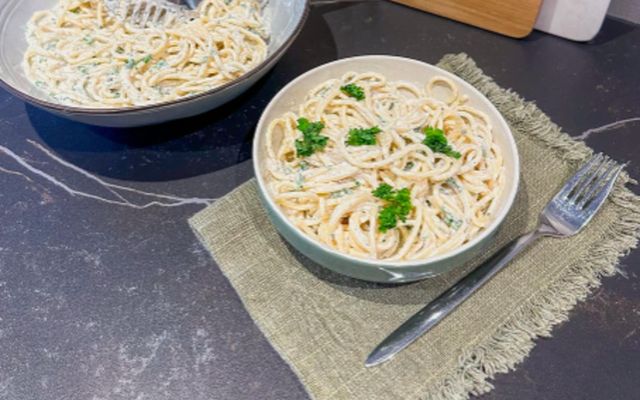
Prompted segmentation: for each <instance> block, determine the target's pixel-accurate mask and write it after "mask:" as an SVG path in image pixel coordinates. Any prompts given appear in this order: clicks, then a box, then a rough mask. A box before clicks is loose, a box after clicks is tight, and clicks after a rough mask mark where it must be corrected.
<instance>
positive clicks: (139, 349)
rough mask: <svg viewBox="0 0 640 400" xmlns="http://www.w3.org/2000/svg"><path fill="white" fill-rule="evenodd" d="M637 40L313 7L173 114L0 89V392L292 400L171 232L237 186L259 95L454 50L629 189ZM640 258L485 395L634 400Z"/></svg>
mask: <svg viewBox="0 0 640 400" xmlns="http://www.w3.org/2000/svg"><path fill="white" fill-rule="evenodd" d="M639 46H640V28H638V27H637V26H633V25H629V24H627V23H623V22H620V21H617V20H612V19H609V20H607V21H606V22H605V24H604V27H603V30H602V32H601V33H600V35H598V37H597V38H596V39H595V40H594V41H593V42H591V43H588V44H580V43H573V42H570V41H566V40H563V39H559V38H555V37H551V36H547V35H543V34H540V33H534V34H532V35H531V36H530V37H529V38H527V39H525V40H513V39H508V38H505V37H501V36H498V35H495V34H492V33H489V32H485V31H482V30H478V29H475V28H471V27H468V26H464V25H462V24H458V23H456V22H452V21H448V20H445V19H442V18H439V17H436V16H432V15H427V14H424V13H420V12H417V11H414V10H411V9H409V8H406V7H403V6H399V5H396V4H393V3H390V2H383V1H364V2H349V3H346V4H326V5H318V6H314V7H313V10H312V12H311V15H310V18H309V20H308V23H307V25H306V27H305V28H304V30H303V32H302V34H301V35H300V37H299V38H298V39H297V40H296V42H295V44H294V45H293V46H292V48H291V49H290V50H289V52H288V53H287V55H286V56H285V57H284V58H283V59H282V61H281V62H280V63H279V64H278V65H277V66H276V68H275V69H274V70H273V71H272V72H271V73H269V74H268V75H267V76H266V78H264V79H262V80H261V81H260V82H259V83H258V84H257V85H256V86H255V87H253V88H252V89H250V90H249V92H248V93H247V94H245V95H243V96H242V97H240V98H239V99H237V100H235V101H233V102H232V103H231V104H229V105H227V106H224V107H223V108H221V109H218V110H216V111H213V112H210V113H208V114H206V115H203V116H201V117H197V118H194V119H190V120H187V121H181V122H179V123H170V124H166V125H162V126H155V127H150V128H145V129H137V130H111V129H103V128H96V127H89V126H83V125H80V124H76V123H71V122H68V121H65V120H63V119H60V118H57V117H55V116H52V115H50V114H47V113H45V112H42V111H40V110H38V109H35V108H33V107H31V106H28V105H25V104H24V103H23V102H21V101H19V100H17V99H15V98H13V97H11V96H10V95H8V94H7V93H5V92H1V91H0V188H1V189H0V206H1V209H0V399H7V400H54V399H55V400H58V399H60V400H62V399H65V400H67V399H69V400H120V399H122V400H124V399H127V400H163V399H189V400H205V399H206V400H209V399H250V400H254V399H260V400H269V399H272V400H293V399H296V400H297V399H305V398H307V396H306V394H305V392H304V389H303V388H302V386H301V385H300V384H299V383H298V381H297V380H296V378H295V376H294V374H293V373H292V372H291V370H290V369H289V368H288V366H287V365H286V364H285V363H284V362H283V361H282V360H281V359H280V358H279V357H278V355H277V354H276V353H275V352H274V350H273V349H271V347H270V346H269V344H268V343H267V341H266V340H265V338H264V337H263V336H262V335H261V333H260V332H259V330H258V329H257V328H256V326H254V324H253V322H252V321H251V319H250V318H249V316H248V315H247V313H246V312H245V310H244V308H243V307H242V304H241V303H240V300H239V299H238V297H237V296H236V294H235V293H234V291H233V290H232V288H231V287H230V285H229V283H228V282H227V281H226V280H225V278H224V277H223V276H222V274H221V273H220V271H219V270H218V268H217V267H216V265H215V263H214V262H213V261H212V259H211V258H210V257H209V255H208V254H207V253H206V252H205V250H204V249H203V248H202V246H201V245H200V244H199V243H198V241H197V239H196V237H195V236H194V235H193V233H192V232H191V230H190V229H189V227H188V226H187V223H186V221H187V218H188V217H190V216H191V215H193V214H194V213H195V212H197V211H198V210H200V209H202V208H203V205H204V204H206V203H207V202H210V201H212V199H215V198H217V197H220V196H223V195H224V194H225V193H227V192H229V191H230V190H231V189H233V188H235V187H236V186H237V185H238V184H240V183H242V182H244V181H245V180H247V179H249V178H250V177H251V176H252V170H251V162H250V159H249V158H250V148H251V138H252V135H253V129H254V127H255V123H256V121H257V119H258V117H259V115H260V113H261V111H262V109H263V108H264V106H265V105H266V104H267V102H268V101H269V99H270V98H271V97H272V96H273V95H274V94H275V93H276V92H277V91H278V90H279V89H280V88H281V87H282V86H283V85H284V84H285V83H287V82H288V81H289V80H291V79H292V78H294V77H295V76H297V75H299V74H300V73H302V72H304V71H307V70H308V69H310V68H312V67H315V66H317V65H319V64H322V63H325V62H328V61H331V60H335V59H337V58H341V57H347V56H352V55H359V54H376V53H391V54H396V55H402V56H408V57H413V58H416V59H419V60H424V61H427V62H430V63H435V62H437V61H438V59H439V58H440V57H441V56H442V55H444V54H446V53H450V52H461V51H464V52H467V53H468V54H470V55H471V56H472V57H473V58H474V59H475V60H476V61H477V62H478V64H479V65H480V66H481V67H482V68H483V69H484V70H485V71H486V72H487V73H488V74H489V75H492V76H493V77H495V79H496V80H497V82H498V83H499V84H500V85H502V86H505V87H511V88H513V89H514V90H516V91H517V92H519V93H520V94H521V95H523V96H524V97H526V98H527V99H530V100H534V101H536V102H537V104H538V105H539V106H540V107H541V108H542V109H543V110H544V111H545V112H547V113H548V114H549V115H550V116H551V118H552V119H553V120H554V121H555V122H557V123H558V124H560V125H561V126H563V127H564V128H565V130H566V131H567V132H569V133H570V134H572V135H582V137H583V138H585V140H586V141H587V143H588V144H589V145H591V146H593V147H594V148H596V149H598V150H604V151H606V152H607V153H609V154H610V155H611V156H613V157H614V158H616V159H618V160H621V161H630V162H631V164H630V165H629V170H630V173H631V174H632V176H635V177H640V170H639V168H640V155H639V154H640V153H639V152H638V150H639V147H640V132H639V131H640V123H639V122H638V121H637V120H633V119H632V118H637V117H640V90H639V88H640V47H639ZM616 121H618V122H619V121H622V122H619V123H617V124H616V125H614V126H611V127H610V128H609V129H602V130H598V129H596V128H597V127H600V126H603V125H607V124H610V123H614V122H616ZM625 121H626V122H625ZM584 132H587V133H584ZM634 190H637V189H634ZM639 261H640V252H638V251H635V252H632V253H631V254H630V255H628V256H627V257H626V258H624V259H623V262H622V265H621V266H620V270H621V272H622V273H621V274H619V275H617V276H615V277H612V278H607V279H605V281H604V284H603V285H602V287H600V288H599V289H597V290H596V291H595V292H594V293H593V294H592V295H591V296H590V297H589V299H588V301H587V302H583V303H581V304H579V305H578V306H577V308H576V309H575V310H574V311H572V313H571V320H570V321H569V322H567V323H564V324H562V325H560V326H558V327H557V328H556V329H555V330H554V337H553V338H552V339H542V340H539V343H538V345H537V346H536V348H535V349H534V350H533V352H532V353H531V355H530V356H529V357H528V358H527V359H526V361H524V362H523V363H522V364H521V365H520V366H519V367H518V369H517V370H516V371H515V372H512V373H509V374H506V375H500V376H498V377H497V379H496V380H495V385H496V389H495V391H493V392H492V393H490V394H488V395H485V396H483V397H482V398H483V399H485V400H488V399H523V400H524V399H532V400H538V399H558V400H565V399H593V400H596V399H597V400H601V399H631V398H637V395H638V394H637V393H638V392H637V390H638V382H640V279H639V278H638V272H637V264H638V262H639Z"/></svg>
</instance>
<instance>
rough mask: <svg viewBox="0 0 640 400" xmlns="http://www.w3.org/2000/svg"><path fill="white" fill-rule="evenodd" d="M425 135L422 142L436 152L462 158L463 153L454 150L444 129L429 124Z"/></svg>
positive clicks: (425, 129)
mask: <svg viewBox="0 0 640 400" xmlns="http://www.w3.org/2000/svg"><path fill="white" fill-rule="evenodd" d="M424 133H425V137H424V140H423V141H422V143H424V144H425V145H426V146H427V147H428V148H430V149H431V150H432V151H433V152H434V153H442V154H445V155H447V156H449V157H453V158H456V159H457V158H460V157H462V154H460V153H459V152H457V151H455V150H453V148H452V147H451V146H450V145H449V142H448V141H447V137H446V136H445V135H444V131H443V130H442V129H438V128H434V127H432V126H427V127H426V128H424Z"/></svg>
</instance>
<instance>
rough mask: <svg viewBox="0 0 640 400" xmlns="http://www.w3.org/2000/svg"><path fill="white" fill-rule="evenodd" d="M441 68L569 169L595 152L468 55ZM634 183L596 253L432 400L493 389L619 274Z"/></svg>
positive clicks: (636, 209) (633, 225)
mask: <svg viewBox="0 0 640 400" xmlns="http://www.w3.org/2000/svg"><path fill="white" fill-rule="evenodd" d="M438 65H439V66H440V67H442V68H444V69H446V70H448V71H450V72H452V73H454V74H456V75H458V76H460V77H461V78H462V79H464V80H466V81H467V82H469V83H471V84H472V85H473V86H475V87H476V88H477V89H478V90H480V92H482V93H483V94H484V95H485V96H487V97H488V98H489V100H491V102H492V103H493V104H494V105H495V106H496V108H498V110H499V111H500V112H501V113H502V115H504V117H505V118H506V119H507V120H508V121H509V122H510V124H511V126H512V127H513V128H515V129H517V130H519V131H521V132H523V133H525V134H527V135H529V136H530V137H532V138H534V139H536V140H538V141H540V142H542V143H544V144H545V145H546V146H549V147H550V148H552V149H554V150H555V151H557V152H558V156H559V157H560V158H561V159H563V160H565V161H566V162H568V163H570V164H575V165H576V166H577V164H579V163H581V162H583V161H585V159H586V158H588V157H589V156H590V155H591V154H592V150H591V149H590V148H589V147H588V146H587V145H586V144H585V143H583V142H580V141H577V140H574V139H572V138H571V137H570V136H569V135H568V134H566V133H564V132H562V130H561V129H560V127H559V126H558V125H556V124H555V123H553V122H552V121H551V120H550V119H549V117H547V116H546V115H545V114H544V113H543V112H542V110H540V109H539V108H538V107H537V106H536V105H535V104H534V103H532V102H528V101H525V100H524V99H522V98H521V97H520V96H519V95H518V94H517V93H515V92H513V91H511V90H507V89H503V88H501V87H500V86H498V85H497V84H496V83H495V82H494V81H493V79H491V78H490V77H488V76H486V75H485V74H484V73H483V71H482V70H481V69H480V68H478V66H477V65H476V63H475V62H474V61H473V60H472V59H471V58H470V57H469V56H468V55H466V54H464V53H460V54H449V55H446V56H445V57H443V59H442V61H441V62H440V63H439V64H438ZM627 183H635V181H633V180H631V179H630V178H629V176H628V175H627V174H626V173H624V174H623V175H622V176H621V178H620V179H619V180H618V183H617V184H616V187H615V189H614V191H613V193H612V194H611V197H610V199H611V201H612V202H613V203H614V204H615V205H617V206H618V207H619V208H618V210H619V211H618V214H619V217H620V218H619V219H618V221H617V222H616V223H615V224H614V226H613V229H612V231H611V232H607V234H606V235H605V236H604V237H603V238H602V241H601V242H600V245H599V246H597V247H593V248H592V249H591V250H590V251H589V253H588V254H587V256H586V257H585V258H584V260H581V261H580V262H579V263H576V264H575V265H573V266H571V267H570V268H568V270H567V271H566V273H565V274H564V276H562V277H561V279H560V280H558V281H556V282H554V283H553V284H552V285H550V286H549V287H548V288H547V289H546V290H544V291H543V292H541V293H540V294H538V295H536V296H535V297H533V298H531V299H530V300H529V301H528V302H527V303H525V304H523V305H522V306H521V307H520V308H519V309H518V310H517V311H516V312H515V313H514V314H513V315H512V316H511V317H510V318H509V319H508V320H507V321H506V322H505V323H504V324H502V326H500V327H499V328H498V329H497V330H496V332H495V333H494V334H493V335H492V336H491V337H490V338H489V340H487V341H485V342H484V343H481V344H479V345H477V346H476V347H474V348H473V349H470V350H468V351H466V352H465V353H464V354H463V355H461V356H460V358H459V361H458V367H457V368H456V370H455V371H453V372H452V373H450V374H449V375H448V376H447V377H445V378H444V379H443V380H441V381H440V383H439V384H438V385H436V386H435V387H434V388H433V389H431V390H429V392H428V393H426V398H427V399H429V400H451V399H467V398H469V394H474V395H478V394H482V393H486V392H489V391H490V390H491V389H493V385H492V384H491V383H490V382H489V379H492V378H494V376H495V375H496V374H497V373H506V372H508V371H510V370H513V369H514V367H515V365H516V364H518V363H520V362H521V361H523V360H524V358H525V357H526V356H527V355H528V354H529V352H530V351H531V349H533V347H534V346H535V343H534V340H535V339H536V338H538V337H548V336H550V334H551V329H552V328H553V326H555V325H557V324H558V323H560V322H563V321H566V320H567V319H568V314H569V311H571V309H572V308H573V307H574V306H575V305H576V303H577V302H578V301H580V300H584V299H585V298H586V297H587V295H588V294H589V293H591V291H592V290H593V289H594V288H596V287H598V286H599V285H600V283H601V278H602V277H604V276H611V275H613V274H614V273H615V272H616V264H617V262H618V260H619V258H620V257H622V256H624V255H626V254H627V253H628V252H629V251H630V250H631V249H633V248H635V247H636V245H637V243H638V238H639V236H640V197H638V196H636V195H635V194H633V193H632V192H631V191H630V190H628V189H627V188H626V187H625V186H624V185H625V184H627Z"/></svg>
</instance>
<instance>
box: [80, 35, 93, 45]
mask: <svg viewBox="0 0 640 400" xmlns="http://www.w3.org/2000/svg"><path fill="white" fill-rule="evenodd" d="M82 41H84V42H85V43H86V44H88V45H89V46H91V45H92V44H93V42H94V41H95V39H94V38H92V37H91V36H85V37H83V38H82Z"/></svg>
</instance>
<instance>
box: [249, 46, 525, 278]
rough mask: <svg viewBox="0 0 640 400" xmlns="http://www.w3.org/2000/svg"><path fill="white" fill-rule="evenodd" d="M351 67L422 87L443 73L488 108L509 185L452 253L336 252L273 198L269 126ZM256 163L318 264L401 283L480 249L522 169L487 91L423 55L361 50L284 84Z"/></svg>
mask: <svg viewBox="0 0 640 400" xmlns="http://www.w3.org/2000/svg"><path fill="white" fill-rule="evenodd" d="M348 71H356V72H367V71H373V72H377V73H381V74H383V75H385V76H386V77H387V78H388V79H389V80H392V81H394V80H404V81H409V82H413V83H415V84H417V85H418V86H420V87H422V86H423V85H424V84H425V83H426V82H427V81H428V80H429V79H430V78H431V77H433V76H435V75H441V76H442V75H444V76H446V77H448V78H450V79H451V80H452V81H454V82H455V83H456V84H457V85H458V87H459V89H460V93H462V94H466V95H467V96H468V97H469V104H470V105H472V106H474V107H476V108H478V109H479V110H481V111H483V112H485V113H486V114H487V115H488V116H489V117H490V118H491V121H492V122H493V126H494V131H493V134H494V139H495V141H496V143H497V145H498V146H500V148H501V149H502V151H503V154H504V163H505V174H506V179H505V182H506V187H505V188H504V190H503V191H502V195H501V196H500V197H499V198H498V200H497V201H498V204H499V205H498V207H497V209H496V212H495V215H494V219H493V221H492V222H491V224H490V225H489V226H488V228H487V229H485V230H484V231H482V232H481V233H480V234H479V235H478V236H476V237H475V238H473V239H472V240H471V241H469V242H468V243H466V244H465V245H463V246H461V247H459V248H457V249H455V250H454V251H451V252H449V253H446V254H442V255H439V256H437V257H432V258H429V259H425V260H416V261H401V262H389V261H383V260H367V259H362V258H357V257H353V256H350V255H347V254H343V253H340V252H337V251H335V250H333V249H331V248H329V247H327V246H325V245H323V244H321V243H320V242H317V241H315V240H314V239H312V238H310V237H309V236H307V235H305V234H303V233H302V232H301V231H300V230H299V229H298V228H296V227H295V226H294V225H293V224H292V223H291V222H290V221H289V219H287V217H286V216H285V215H284V213H283V212H282V211H281V210H280V208H279V207H278V205H276V203H275V202H274V200H273V198H272V196H271V194H270V193H269V190H268V188H267V185H266V182H265V171H266V167H265V164H266V159H267V151H266V145H265V140H266V134H265V133H266V130H267V126H268V125H269V123H270V122H271V121H272V120H273V119H275V118H277V117H279V116H280V115H282V114H284V113H285V112H287V111H292V110H296V109H297V107H298V105H299V104H300V103H302V102H303V100H304V97H305V96H306V95H307V93H308V92H309V91H310V90H311V89H312V88H314V87H316V86H317V85H318V84H320V83H322V82H324V81H326V80H328V79H332V78H338V77H341V76H342V75H343V74H344V73H345V72H348ZM253 166H254V170H255V174H256V178H257V181H258V186H259V192H260V197H261V199H262V202H263V204H264V206H265V207H266V209H267V212H268V215H269V217H270V218H271V220H272V221H273V223H274V225H275V226H276V228H277V229H278V231H279V232H280V233H281V234H282V236H283V237H284V238H285V239H286V240H287V241H288V242H289V243H291V244H292V245H293V246H294V247H295V248H296V249H298V250H299V251H300V252H301V253H303V254H304V255H306V256H307V257H309V258H310V259H312V260H313V261H315V262H317V263H318V264H320V265H323V266H324V267H326V268H329V269H331V270H333V271H335V272H338V273H340V274H344V275H348V276H351V277H353V278H357V279H363V280H367V281H375V282H398V283H399V282H409V281H415V280H419V279H424V278H429V277H433V276H436V275H438V274H441V273H443V272H446V271H449V270H451V269H453V268H455V267H458V266H460V265H462V264H464V263H465V262H466V261H468V260H470V259H471V258H472V257H474V256H477V255H478V254H479V253H480V252H482V251H483V249H485V248H486V246H487V244H488V243H490V241H491V240H492V238H493V236H494V234H495V232H496V230H497V229H498V226H499V225H500V224H501V223H502V221H503V220H504V218H505V217H506V215H507V212H508V211H509V209H510V208H511V206H512V205H513V202H514V199H515V196H516V192H517V190H518V181H519V173H520V164H519V159H518V149H517V147H516V144H515V141H514V139H513V135H512V134H511V130H510V129H509V126H508V125H507V123H506V122H505V120H504V118H503V117H502V115H501V114H500V113H499V112H498V110H496V108H495V107H494V106H493V104H491V102H489V100H487V98H486V97H484V96H483V95H482V94H481V93H480V92H478V91H477V90H476V89H475V88H474V87H473V86H471V85H470V84H468V83H467V82H465V81H463V80H462V79H460V78H458V77H457V76H455V75H453V74H451V73H449V72H446V71H444V70H442V69H440V68H437V67H435V66H433V65H429V64H426V63H424V62H421V61H416V60H411V59H408V58H401V57H392V56H363V57H354V58H347V59H344V60H339V61H335V62H332V63H329V64H325V65H322V66H320V67H318V68H315V69H313V70H311V71H309V72H307V73H305V74H303V75H301V76H299V77H298V78H296V79H295V80H293V81H292V82H291V83H289V84H288V85H287V86H285V87H284V88H283V89H282V90H281V91H280V92H279V93H278V94H277V95H276V96H275V97H274V98H273V100H272V101H271V103H269V105H268V106H267V108H266V109H265V111H264V113H263V114H262V117H261V118H260V122H259V123H258V127H257V129H256V134H255V138H254V142H253Z"/></svg>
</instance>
